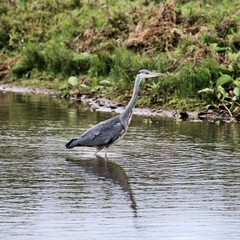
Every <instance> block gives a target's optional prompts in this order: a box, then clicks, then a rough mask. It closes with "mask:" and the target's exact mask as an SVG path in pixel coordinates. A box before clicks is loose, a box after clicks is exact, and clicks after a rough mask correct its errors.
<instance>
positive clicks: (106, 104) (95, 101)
mask: <svg viewBox="0 0 240 240" xmlns="http://www.w3.org/2000/svg"><path fill="white" fill-rule="evenodd" d="M0 91H3V92H4V91H5V92H18V93H27V94H42V95H57V90H53V89H41V88H34V87H22V86H11V85H5V84H3V85H0ZM76 100H78V101H81V102H87V103H88V104H89V105H90V108H91V109H94V110H95V111H101V112H115V113H121V112H122V111H123V109H124V107H125V106H122V105H121V104H119V103H117V102H113V101H111V100H110V99H106V98H104V97H93V98H90V97H89V96H88V95H83V96H82V97H81V98H80V99H74V98H72V99H71V100H70V101H76ZM134 114H135V115H139V116H146V117H167V118H173V119H181V120H190V121H203V120H208V121H230V118H229V117H228V116H222V115H216V114H207V113H199V112H188V111H186V112H182V111H178V110H159V109H149V108H135V109H134Z"/></svg>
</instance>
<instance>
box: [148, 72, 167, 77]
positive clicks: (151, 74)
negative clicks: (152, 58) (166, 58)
mask: <svg viewBox="0 0 240 240" xmlns="http://www.w3.org/2000/svg"><path fill="white" fill-rule="evenodd" d="M165 75H166V74H165V73H160V72H151V73H150V75H149V77H157V76H165Z"/></svg>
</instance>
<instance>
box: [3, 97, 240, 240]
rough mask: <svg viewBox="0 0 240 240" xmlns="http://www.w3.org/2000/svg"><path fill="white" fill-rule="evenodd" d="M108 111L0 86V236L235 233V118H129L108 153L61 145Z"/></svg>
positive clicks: (238, 233)
mask: <svg viewBox="0 0 240 240" xmlns="http://www.w3.org/2000/svg"><path fill="white" fill-rule="evenodd" d="M111 116H113V115H111V114H109V113H108V114H107V113H99V112H91V111H89V110H88V106H86V105H79V104H75V103H73V102H68V101H63V100H58V99H56V98H54V97H46V96H29V95H24V94H14V93H0V203H1V204H0V236H1V238H2V239H5V240H6V239H9V240H10V239H11V240H15V239H24V240H25V239H31V240H35V239H36V240H37V239H59V240H61V239H104V240H107V239H183V240H187V239H191V240H192V239H196V240H198V239H199V240H200V239H201V240H202V239H211V240H214V239H216V240H220V239H222V240H223V239H226V240H229V239H232V240H234V239H236V240H237V239H240V228H239V226H240V148H239V142H240V126H239V125H238V124H219V125H217V124H211V123H193V122H175V121H173V120H169V119H147V118H142V117H133V121H132V123H131V126H130V127H129V131H128V133H127V135H125V137H124V139H123V140H122V141H120V142H118V143H117V144H116V145H114V146H112V147H111V148H110V151H109V160H105V159H104V158H103V157H104V152H103V153H100V155H101V156H100V157H97V158H96V157H95V156H94V154H93V153H94V149H91V148H75V149H72V150H67V149H65V147H64V144H65V143H66V142H67V141H68V140H70V139H71V138H72V137H75V136H78V135H79V134H80V133H81V132H82V131H84V130H85V129H86V128H88V127H90V126H92V124H96V123H97V122H99V121H101V120H103V119H106V118H109V117H111Z"/></svg>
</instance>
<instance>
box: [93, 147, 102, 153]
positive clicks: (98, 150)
mask: <svg viewBox="0 0 240 240" xmlns="http://www.w3.org/2000/svg"><path fill="white" fill-rule="evenodd" d="M102 149H103V148H100V147H96V150H95V155H97V153H98V152H100V151H101V150H102Z"/></svg>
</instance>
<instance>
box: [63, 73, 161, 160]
mask: <svg viewBox="0 0 240 240" xmlns="http://www.w3.org/2000/svg"><path fill="white" fill-rule="evenodd" d="M163 75H165V74H163V73H158V72H152V71H149V70H146V69H142V70H140V71H139V72H138V74H137V76H136V79H135V84H134V89H133V95H132V97H131V99H130V101H129V103H128V105H127V107H126V108H125V109H124V111H123V112H122V113H121V114H120V115H118V116H115V117H113V118H110V119H108V120H105V121H102V122H100V123H98V124H97V125H95V126H93V127H91V128H90V129H88V130H87V131H85V132H84V133H83V134H82V135H81V136H80V137H78V138H73V139H72V140H71V141H69V142H68V143H67V144H66V148H74V147H81V146H86V147H95V148H96V152H95V154H97V153H98V152H99V151H101V150H102V149H105V156H106V157H107V151H108V148H109V146H110V145H111V144H113V143H114V142H116V141H117V140H118V139H119V138H120V137H122V136H123V135H124V134H125V133H126V131H127V128H128V126H129V124H130V121H131V118H132V113H133V108H134V107H135V105H136V101H137V97H138V89H139V85H140V82H141V80H142V79H144V78H152V77H157V76H163Z"/></svg>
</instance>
